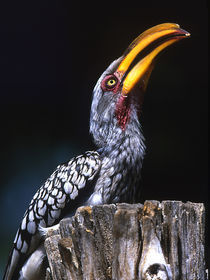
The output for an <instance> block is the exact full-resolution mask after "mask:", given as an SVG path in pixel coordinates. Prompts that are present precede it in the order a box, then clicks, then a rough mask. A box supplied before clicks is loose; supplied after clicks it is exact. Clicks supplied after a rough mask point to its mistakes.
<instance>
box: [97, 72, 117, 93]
mask: <svg viewBox="0 0 210 280" xmlns="http://www.w3.org/2000/svg"><path fill="white" fill-rule="evenodd" d="M117 84H118V79H117V77H116V76H115V75H108V76H106V77H105V79H104V80H103V81H102V85H101V86H102V89H103V90H104V91H107V90H108V91H109V90H113V89H114V88H115V87H116V85H117Z"/></svg>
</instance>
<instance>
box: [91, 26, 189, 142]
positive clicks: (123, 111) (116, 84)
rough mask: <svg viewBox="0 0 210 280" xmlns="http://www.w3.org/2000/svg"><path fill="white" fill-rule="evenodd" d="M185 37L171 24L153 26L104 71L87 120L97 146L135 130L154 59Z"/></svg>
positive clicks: (95, 90)
mask: <svg viewBox="0 0 210 280" xmlns="http://www.w3.org/2000/svg"><path fill="white" fill-rule="evenodd" d="M189 35H190V34H189V33H188V32H187V31H185V30H183V29H181V28H180V27H179V25H177V24H174V23H163V24H159V25H156V26H154V27H152V28H150V29H148V30H146V31H145V32H143V33H142V34H140V35H139V36H138V37H137V38H136V39H135V40H134V41H133V42H132V43H131V44H130V45H129V47H128V48H127V49H126V51H125V52H124V54H123V55H122V56H121V57H120V58H118V59H117V60H115V61H114V62H112V63H111V65H110V66H109V67H108V68H107V69H106V70H105V72H104V73H103V74H102V75H101V77H100V78H99V80H98V82H97V84H96V86H95V88H94V91H93V101H92V107H91V117H90V132H91V133H92V134H93V137H94V140H95V142H96V144H97V145H98V146H99V147H100V146H106V145H108V144H109V143H111V142H112V141H116V140H117V139H120V138H122V137H124V136H125V135H126V134H128V133H129V134H131V133H132V130H133V131H135V130H138V129H139V127H140V124H139V116H140V114H139V113H140V110H141V105H142V102H143V95H144V92H145V89H146V86H147V83H148V80H149V77H150V74H151V71H152V69H153V65H154V59H155V58H156V56H157V55H158V54H159V53H160V52H161V51H162V50H163V49H165V48H166V47H167V46H169V45H171V44H173V43H174V42H176V41H179V40H180V39H182V38H186V37H188V36H189ZM136 61H137V63H136V64H135V62H136ZM136 128H137V129H136Z"/></svg>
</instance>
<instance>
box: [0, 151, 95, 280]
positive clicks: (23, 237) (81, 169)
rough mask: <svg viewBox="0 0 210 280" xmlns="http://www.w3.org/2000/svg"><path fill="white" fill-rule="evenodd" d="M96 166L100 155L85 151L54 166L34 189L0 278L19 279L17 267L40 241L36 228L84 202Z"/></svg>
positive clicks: (19, 266) (72, 212) (18, 267)
mask: <svg viewBox="0 0 210 280" xmlns="http://www.w3.org/2000/svg"><path fill="white" fill-rule="evenodd" d="M100 166H101V160H100V155H99V154H98V153H97V152H86V153H85V154H84V155H81V156H77V157H75V158H73V159H72V160H70V161H69V162H67V163H65V164H63V165H59V166H58V167H57V168H56V170H55V171H54V172H53V174H52V175H51V176H50V178H49V179H47V181H46V182H45V183H44V184H43V185H42V186H41V187H40V189H39V190H38V191H37V192H36V194H35V195H34V197H33V199H32V200H31V203H30V204H29V207H28V209H27V210H26V212H25V214H24V217H23V220H22V222H21V224H20V227H19V229H18V231H17V234H16V237H15V240H14V244H13V249H12V251H11V254H10V257H9V261H8V264H7V267H6V271H5V275H4V278H3V279H5V280H11V279H12V280H15V279H19V273H20V269H21V267H22V266H23V265H24V263H25V261H26V259H27V258H28V256H30V255H31V254H32V253H33V251H34V250H35V249H36V248H37V247H38V246H39V244H40V242H41V240H42V234H41V232H40V231H39V228H46V227H50V226H53V225H55V224H57V223H58V222H59V221H60V220H61V219H62V218H63V217H64V216H66V215H73V214H74V212H75V211H76V209H77V208H78V207H79V206H81V205H83V204H84V203H85V202H86V201H87V199H88V198H89V196H90V195H91V193H92V192H93V189H94V185H95V181H96V180H97V174H98V172H99V170H100Z"/></svg>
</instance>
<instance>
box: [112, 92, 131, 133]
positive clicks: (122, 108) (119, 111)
mask: <svg viewBox="0 0 210 280" xmlns="http://www.w3.org/2000/svg"><path fill="white" fill-rule="evenodd" d="M115 114H116V118H117V121H118V124H119V126H120V127H121V129H122V130H125V127H126V124H127V123H128V121H129V118H130V98H129V97H126V96H123V95H121V96H120V98H119V100H118V102H117V104H116V112H115Z"/></svg>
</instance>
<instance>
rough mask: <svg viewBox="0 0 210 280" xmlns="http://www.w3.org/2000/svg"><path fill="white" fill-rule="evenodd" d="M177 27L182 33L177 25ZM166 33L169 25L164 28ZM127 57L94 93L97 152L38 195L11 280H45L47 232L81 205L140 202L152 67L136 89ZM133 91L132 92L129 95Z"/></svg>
mask: <svg viewBox="0 0 210 280" xmlns="http://www.w3.org/2000/svg"><path fill="white" fill-rule="evenodd" d="M167 25H169V24H167ZM171 25H172V24H171ZM161 26H162V25H161ZM172 27H173V29H176V32H178V31H179V30H178V27H177V25H176V26H175V25H173V26H172ZM172 27H171V28H172ZM153 29H154V28H153ZM166 29H167V30H169V27H168V26H167V28H166V27H165V29H163V30H166ZM161 30H162V29H161ZM153 31H154V30H153ZM143 34H144V33H143ZM180 34H181V32H180ZM183 34H184V33H183ZM185 35H186V32H185ZM138 38H139V37H138ZM137 41H138V40H137ZM137 41H134V42H135V43H134V44H133V46H132V47H130V49H129V51H130V53H131V52H132V50H133V49H135V48H136V46H137V47H138V46H139V43H138V42H137ZM133 56H134V55H133ZM135 56H136V54H135ZM135 56H134V57H135ZM127 57H128V55H127V54H126V55H124V56H122V57H120V58H119V59H118V60H115V61H114V62H113V63H112V64H111V65H110V66H109V67H108V68H107V70H106V71H105V72H104V73H103V74H102V76H101V77H100V79H99V80H98V82H97V84H96V86H95V88H94V91H93V101H92V107H91V117H90V132H91V134H92V135H93V139H94V142H95V143H96V146H97V149H96V151H89V152H86V153H84V154H83V155H80V156H77V157H74V158H73V159H71V160H70V161H69V162H67V163H65V164H62V165H59V166H58V167H57V169H56V170H55V171H54V172H53V174H52V175H51V176H50V177H49V179H47V181H46V182H45V183H44V184H43V185H42V186H41V188H40V189H39V190H38V191H37V193H36V194H35V195H34V197H33V199H32V201H31V203H30V204H29V207H28V209H27V210H26V212H25V214H24V217H23V220H22V222H21V224H20V227H19V230H18V232H17V234H16V238H15V240H14V245H13V249H12V251H11V254H10V258H9V261H8V265H7V268H6V271H5V276H4V279H5V280H17V279H25V280H36V279H42V277H44V270H43V264H44V263H45V250H44V246H43V240H44V238H45V232H46V231H47V228H49V227H51V226H54V225H57V224H58V223H59V221H60V220H61V219H62V218H63V217H65V216H67V215H74V213H75V211H76V209H77V208H78V207H79V206H82V205H97V204H104V203H117V202H130V203H132V202H136V201H137V200H138V198H139V191H140V189H139V187H138V186H139V181H140V171H141V167H142V161H143V158H144V154H145V145H144V137H143V134H142V131H141V125H140V122H139V112H140V109H141V103H140V102H139V100H141V96H142V95H143V93H144V90H145V86H146V83H147V79H148V77H147V75H146V74H147V73H148V76H149V74H150V72H151V71H150V69H151V68H150V67H149V68H148V71H146V72H144V73H143V74H142V85H141V86H140V87H138V88H137V87H134V85H132V86H131V85H130V80H129V78H128V79H127V78H126V77H125V72H126V74H127V69H128V67H129V65H130V64H129V63H130V62H128V63H127V62H126V59H127ZM125 65H126V66H125ZM123 71H124V72H123ZM131 71H132V70H131ZM122 74H123V75H122ZM134 76H135V75H134ZM125 84H126V87H125ZM129 87H130V88H129ZM130 91H132V92H131V93H132V94H131V93H129V94H127V92H130Z"/></svg>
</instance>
